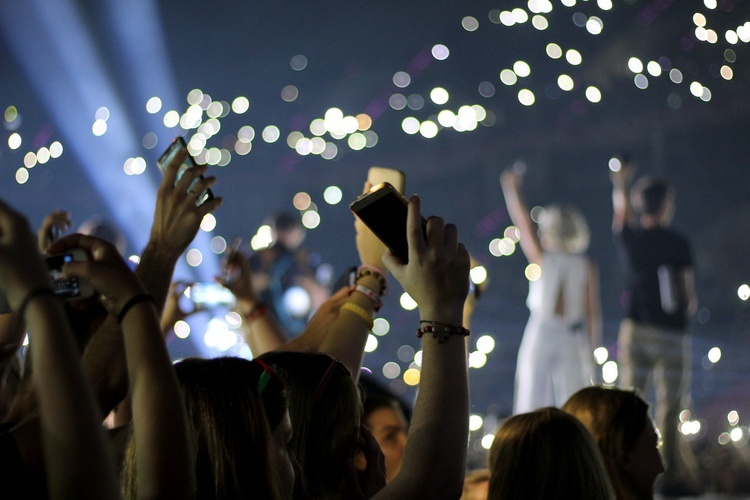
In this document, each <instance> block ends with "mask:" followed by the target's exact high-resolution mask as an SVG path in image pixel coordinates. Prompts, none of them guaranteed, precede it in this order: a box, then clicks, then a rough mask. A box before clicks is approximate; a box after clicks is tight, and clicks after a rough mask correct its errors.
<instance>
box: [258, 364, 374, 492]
mask: <svg viewBox="0 0 750 500" xmlns="http://www.w3.org/2000/svg"><path fill="white" fill-rule="evenodd" d="M262 359H263V360H264V361H266V362H268V363H269V364H270V365H271V366H272V368H273V370H274V371H275V372H276V373H278V374H279V376H280V377H281V378H282V379H283V380H284V383H285V384H286V387H287V393H288V403H289V415H290V417H291V420H292V427H293V428H294V435H293V437H292V441H291V443H290V446H291V447H292V450H293V451H294V453H295V455H296V457H297V460H298V461H299V463H300V466H301V469H302V471H301V474H300V476H298V481H297V483H298V489H297V491H296V497H304V498H325V499H331V498H341V496H342V495H343V489H344V487H345V477H346V472H347V467H348V466H349V464H350V463H351V461H352V460H353V459H354V456H355V454H356V452H357V438H358V436H359V423H360V420H361V415H362V402H361V399H360V394H359V390H358V387H357V385H356V384H355V382H354V380H353V379H352V377H351V375H350V374H349V371H348V370H347V369H346V368H345V367H344V365H342V364H341V363H339V362H338V361H336V360H334V359H333V358H331V357H330V356H328V355H325V354H319V353H309V352H271V353H268V354H264V355H263V356H262Z"/></svg>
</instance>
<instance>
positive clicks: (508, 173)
mask: <svg viewBox="0 0 750 500" xmlns="http://www.w3.org/2000/svg"><path fill="white" fill-rule="evenodd" d="M522 181H523V178H522V177H521V175H520V174H519V173H518V172H516V171H515V170H513V168H509V169H507V170H505V171H504V172H503V173H502V175H501V176H500V186H501V187H502V189H503V196H505V205H506V206H507V207H508V215H510V220H511V221H513V224H515V226H516V227H517V228H518V230H519V232H520V233H521V239H520V244H521V249H522V250H523V253H524V255H526V259H527V260H528V261H529V262H532V263H536V264H539V263H540V262H541V261H542V245H541V243H539V236H537V234H536V228H535V227H534V223H533V221H532V220H531V216H530V215H529V209H528V207H527V206H526V202H525V201H524V199H523V195H522V194H521V183H522Z"/></svg>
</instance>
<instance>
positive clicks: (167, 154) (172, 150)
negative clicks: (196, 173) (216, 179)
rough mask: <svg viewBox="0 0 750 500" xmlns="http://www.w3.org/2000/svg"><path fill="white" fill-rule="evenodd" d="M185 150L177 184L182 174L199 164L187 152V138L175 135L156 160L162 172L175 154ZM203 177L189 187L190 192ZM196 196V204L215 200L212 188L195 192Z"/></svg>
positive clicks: (176, 180)
mask: <svg viewBox="0 0 750 500" xmlns="http://www.w3.org/2000/svg"><path fill="white" fill-rule="evenodd" d="M183 150H184V151H185V152H186V153H187V156H185V160H184V161H183V162H182V165H180V169H179V170H178V171H177V178H176V179H175V185H177V183H178V182H180V179H181V178H182V174H184V173H185V172H186V171H187V170H188V169H189V168H195V167H197V166H198V165H197V164H196V163H195V160H194V159H193V157H192V156H191V155H190V153H189V152H187V144H186V143H185V139H184V138H183V137H175V138H174V140H173V141H172V144H170V145H169V147H168V148H167V150H166V151H164V154H162V155H161V157H159V159H158V160H157V161H156V165H157V166H158V167H159V170H161V172H162V174H163V173H164V171H165V170H166V168H167V166H168V165H169V164H170V163H171V162H172V160H173V159H174V157H175V156H177V154H178V153H179V152H180V151H183ZM201 179H203V176H202V175H201V176H200V177H197V178H196V179H195V180H194V181H193V182H192V183H191V184H190V187H188V193H189V192H191V191H193V187H195V185H196V184H197V183H198V181H200V180H201ZM195 198H196V200H197V201H196V203H195V204H196V205H203V204H204V203H205V202H207V201H209V200H213V198H214V194H213V193H212V192H211V190H210V189H208V188H207V189H205V190H204V191H203V192H202V193H195Z"/></svg>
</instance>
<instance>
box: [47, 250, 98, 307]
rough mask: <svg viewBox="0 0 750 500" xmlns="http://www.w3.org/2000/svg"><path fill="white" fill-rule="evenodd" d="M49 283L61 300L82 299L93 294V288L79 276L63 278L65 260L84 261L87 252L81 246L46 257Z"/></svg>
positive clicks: (87, 257) (87, 255)
mask: <svg viewBox="0 0 750 500" xmlns="http://www.w3.org/2000/svg"><path fill="white" fill-rule="evenodd" d="M46 260H47V268H48V269H49V278H50V285H51V286H52V291H53V292H55V295H56V296H57V297H58V298H61V299H63V300H82V299H87V298H89V297H91V296H92V295H94V289H93V288H92V287H91V285H90V284H88V283H87V282H86V281H83V280H81V279H79V278H69V279H65V278H64V277H63V272H62V268H63V266H64V265H65V263H66V262H86V261H88V260H90V259H89V254H88V252H87V251H86V250H84V249H83V248H71V249H69V250H67V251H65V252H63V253H60V254H57V255H51V256H49V257H47V259H46Z"/></svg>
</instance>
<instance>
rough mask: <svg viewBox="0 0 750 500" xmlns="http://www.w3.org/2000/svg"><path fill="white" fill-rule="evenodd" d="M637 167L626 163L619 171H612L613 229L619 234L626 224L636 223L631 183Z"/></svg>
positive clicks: (630, 225) (632, 224)
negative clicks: (631, 198)
mask: <svg viewBox="0 0 750 500" xmlns="http://www.w3.org/2000/svg"><path fill="white" fill-rule="evenodd" d="M634 171H635V167H634V166H632V165H630V164H627V163H624V164H623V165H622V167H621V168H620V170H619V171H617V172H612V173H611V174H610V179H611V180H612V207H613V209H614V212H613V215H612V231H613V232H614V233H615V234H619V233H620V232H621V231H622V228H623V227H625V226H629V227H632V226H634V225H635V215H634V214H633V207H632V205H631V203H630V183H631V181H632V180H633V173H634Z"/></svg>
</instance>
